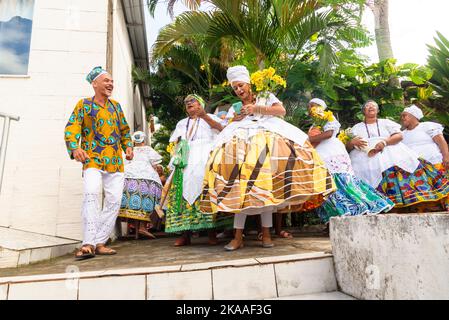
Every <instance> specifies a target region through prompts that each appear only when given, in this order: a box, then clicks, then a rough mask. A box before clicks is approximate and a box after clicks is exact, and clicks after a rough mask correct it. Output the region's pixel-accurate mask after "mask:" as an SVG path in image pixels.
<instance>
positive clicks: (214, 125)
mask: <svg viewBox="0 0 449 320" xmlns="http://www.w3.org/2000/svg"><path fill="white" fill-rule="evenodd" d="M200 117H201V119H203V120H204V121H206V122H207V124H208V125H209V126H210V127H211V128H212V129H215V130H218V131H219V132H220V131H222V130H223V126H222V125H221V123H219V122H217V121H215V120H213V119H212V118H211V117H209V115H208V114H207V113H204V114H203V115H200Z"/></svg>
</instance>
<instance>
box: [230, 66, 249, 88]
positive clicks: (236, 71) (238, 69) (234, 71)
mask: <svg viewBox="0 0 449 320" xmlns="http://www.w3.org/2000/svg"><path fill="white" fill-rule="evenodd" d="M226 76H227V77H228V81H229V83H230V84H231V85H232V83H233V82H235V81H241V82H245V83H251V79H250V76H249V71H248V69H246V67H245V66H235V67H230V68H229V69H228V72H227V74H226Z"/></svg>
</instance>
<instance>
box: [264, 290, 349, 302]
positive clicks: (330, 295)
mask: <svg viewBox="0 0 449 320" xmlns="http://www.w3.org/2000/svg"><path fill="white" fill-rule="evenodd" d="M270 300H357V299H355V298H353V297H351V296H348V295H347V294H344V293H342V292H339V291H332V292H319V293H311V294H300V295H296V296H290V297H280V298H275V299H270Z"/></svg>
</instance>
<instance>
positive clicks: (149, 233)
mask: <svg viewBox="0 0 449 320" xmlns="http://www.w3.org/2000/svg"><path fill="white" fill-rule="evenodd" d="M139 235H141V236H144V237H147V238H150V239H156V236H155V235H154V234H152V233H151V232H149V231H147V230H139Z"/></svg>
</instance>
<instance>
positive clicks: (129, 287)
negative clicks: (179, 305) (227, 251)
mask: <svg viewBox="0 0 449 320" xmlns="http://www.w3.org/2000/svg"><path fill="white" fill-rule="evenodd" d="M149 259H150V257H149ZM336 290H337V282H336V278H335V273H334V265H333V257H332V255H331V254H327V253H324V252H311V253H302V254H293V255H284V256H272V257H260V258H258V257H255V258H248V259H240V260H227V261H226V260H225V261H215V262H205V263H196V264H185V265H177V266H162V267H151V268H131V269H120V270H99V271H88V272H79V268H77V267H76V266H75V265H73V266H68V267H67V270H66V273H63V274H47V275H37V276H22V277H9V278H0V300H1V299H8V300H15V299H20V300H22V299H72V300H76V299H79V300H89V299H106V300H114V299H125V300H126V299H135V300H144V299H148V300H152V299H161V300H183V299H189V300H213V299H218V300H221V299H223V300H227V299H236V300H241V299H255V300H262V299H273V298H283V297H296V296H299V295H307V294H313V293H315V292H334V291H336Z"/></svg>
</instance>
